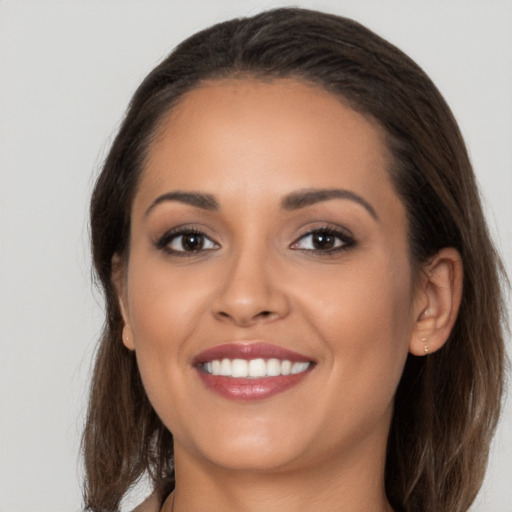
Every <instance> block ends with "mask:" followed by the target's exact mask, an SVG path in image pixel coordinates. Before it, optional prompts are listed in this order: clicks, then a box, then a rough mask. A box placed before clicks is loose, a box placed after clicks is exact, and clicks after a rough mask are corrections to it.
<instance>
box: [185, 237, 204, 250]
mask: <svg viewBox="0 0 512 512" xmlns="http://www.w3.org/2000/svg"><path fill="white" fill-rule="evenodd" d="M181 244H182V245H183V249H185V250H186V251H198V250H199V249H201V247H202V246H203V237H202V236H201V235H196V234H194V233H190V234H189V235H183V239H182V242H181Z"/></svg>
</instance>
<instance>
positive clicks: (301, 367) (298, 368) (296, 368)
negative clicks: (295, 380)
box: [291, 363, 309, 375]
mask: <svg viewBox="0 0 512 512" xmlns="http://www.w3.org/2000/svg"><path fill="white" fill-rule="evenodd" d="M308 367H309V363H293V365H292V371H291V374H292V375H295V374H296V373H302V372H305V371H306V370H307V369H308Z"/></svg>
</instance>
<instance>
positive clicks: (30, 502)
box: [0, 0, 512, 512]
mask: <svg viewBox="0 0 512 512" xmlns="http://www.w3.org/2000/svg"><path fill="white" fill-rule="evenodd" d="M286 4H289V2H271V1H258V0H237V1H235V0H232V1H227V0H224V1H207V0H202V1H201V0H188V1H186V2H182V1H179V2H174V1H166V2H163V1H144V2H143V1H141V0H139V1H133V0H124V1H121V0H106V1H102V2H100V1H95V0H90V1H73V0H68V1H50V0H33V1H24V0H11V1H1V0H0V315H1V316H0V322H1V324H0V325H1V329H2V334H1V336H0V343H1V346H0V511H4V512H5V511H9V512H29V511H34V512H36V511H37V512H50V511H51V512H58V511H78V510H79V509H80V503H81V498H80V487H79V482H80V465H79V461H78V456H77V453H78V447H79V436H80V430H81V427H82V421H83V416H84V409H85V404H86V396H87V393H86V389H87V383H88V379H89V372H90V365H91V356H92V354H93V350H94V343H95V339H96V337H97V334H98V332H99V329H100V326H101V322H102V313H101V299H100V297H99V295H98V294H97V293H95V292H94V290H93V286H92V285H91V280H90V264H89V256H88V240H87V237H88V228H87V220H86V216H87V201H88V196H89V194H90V191H91V187H92V183H93V179H94V175H95V174H96V173H97V170H98V167H99V165H100V162H101V161H102V159H103V157H104V156H105V154H106V151H107V148H108V145H109V141H110V140H111V139H112V136H113V134H114V133H115V130H116V127H117V126H118V123H119V121H120V119H121V117H122V114H123V111H124V109H125V107H126V105H127V103H128V100H129V98H130V95H131V94H132V93H133V91H134V89H135V87H136V86H137V85H138V83H139V82H140V80H141V79H142V78H143V77H144V75H145V74H146V73H147V72H148V71H149V70H150V69H151V68H152V67H153V66H154V65H155V64H156V63H157V62H158V61H159V60H160V59H161V58H162V57H163V56H164V55H166V54H167V53H168V51H169V50H170V49H171V48H172V47H173V46H174V45H175V44H176V43H177V42H179V41H180V40H181V39H183V38H184V37H186V36H187V35H190V34H191V33H193V32H195V31H196V30H198V29H200V28H204V27H205V26H207V25H210V24H212V23H215V22H217V21H221V20H224V19H227V18H230V17H233V16H236V15H247V14H253V13H256V12H257V11H259V10H261V9H262V8H268V7H272V6H276V5H286ZM293 4H295V5H301V6H305V7H312V8H317V9H321V10H326V11H331V12H335V13H338V14H342V15H346V16H349V17H353V18H355V19H357V20H359V21H361V22H362V23H364V24H366V25H368V26H369V27H370V28H371V29H373V30H375V31H376V32H378V33H380V34H381V35H383V36H384V37H386V38H387V39H389V40H390V41H391V42H393V43H395V44H396V45H398V46H399V47H400V48H402V49H403V50H405V51H406V53H408V54H409V55H410V56H411V57H413V58H414V59H415V60H416V61H417V62H418V63H419V64H420V65H421V66H422V67H423V68H424V69H425V70H426V71H427V73H429V74H430V76H431V77H432V78H433V80H434V82H436V84H437V85H438V87H439V88H440V90H441V92H442V93H443V94H444V96H445V97H446V99H447V100H448V103H449V104H450V105H451V107H452V109H453V111H454V113H455V116H456V117H457V119H458V120H459V122H460V125H461V128H462V131H463V134H464V136H465V138H466V141H467V143H468V146H469V149H470V153H471V157H472V160H473V163H474V166H475V169H476V172H477V176H478V178H479V180H480V182H481V186H482V192H483V196H484V200H485V204H486V208H487V211H488V218H489V223H490V225H491V229H492V231H493V233H494V234H495V238H496V242H497V244H498V246H499V247H500V249H501V251H502V254H503V256H504V258H505V262H506V265H507V267H508V269H509V273H512V229H511V222H510V219H512V215H511V213H512V206H511V204H512V201H511V199H510V191H511V190H512V171H511V170H512V2H511V1H505V0H503V1H499V0H493V1H492V2H486V1H484V0H481V1H473V0H459V1H456V0H452V1H446V0H445V1H441V0H430V1H410V0H409V1H407V0H402V1H399V0H381V1H378V0H373V1H371V0H365V1H357V0H332V1H328V0H323V1H314V0H311V1H296V2H293ZM511 475H512V407H511V404H510V401H509V403H508V405H507V407H506V410H505V414H504V417H503V419H502V422H501V426H500V430H499V432H498V435H497V437H496V440H495V442H494V445H493V453H492V458H491V463H490V468H489V472H488V476H487V479H486V482H485V485H484V488H483V490H482V492H481V494H480V496H479V499H478V501H477V503H476V504H475V506H474V508H473V509H472V510H473V511H482V512H484V511H485V512H487V511H493V512H511V511H512V489H511V484H512V476H511ZM143 494H144V487H143V486H142V488H140V489H138V491H137V492H136V493H135V494H134V496H132V497H131V498H130V499H129V500H128V501H127V503H126V506H129V505H130V504H131V503H134V502H135V501H137V499H139V497H140V496H141V495H143Z"/></svg>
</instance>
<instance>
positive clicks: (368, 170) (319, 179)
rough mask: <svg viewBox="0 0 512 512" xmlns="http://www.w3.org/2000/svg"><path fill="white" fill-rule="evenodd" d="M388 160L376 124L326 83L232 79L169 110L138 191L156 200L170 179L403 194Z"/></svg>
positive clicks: (280, 191)
mask: <svg viewBox="0 0 512 512" xmlns="http://www.w3.org/2000/svg"><path fill="white" fill-rule="evenodd" d="M389 160H390V158H389V155H388V151H387V147H386V145H385V143H384V135H383V131H382V130H381V128H380V127H379V126H378V125H377V123H376V122H374V121H373V120H372V119H371V118H369V117H366V116H363V115H362V114H360V113H357V112H356V111H354V110H353V109H351V108H350V107H348V106H347V105H346V104H345V103H344V101H343V99H342V98H338V97H336V96H334V95H333V94H331V93H329V92H327V91H325V90H324V89H322V88H320V87H318V86H314V85H309V84H305V83H302V82H299V81H297V80H293V79H278V80H271V81H263V80H258V79H236V78H233V79H224V80H217V81H211V82H208V83H205V84H202V85H201V86H200V87H198V88H196V89H193V90H192V91H190V92H189V93H187V94H186V95H184V96H183V97H182V98H181V99H180V101H179V102H178V103H177V104H176V105H175V106H174V107H173V108H172V110H171V111H170V112H169V113H168V114H167V116H166V117H165V118H164V119H163V121H162V123H161V125H160V127H159V130H158V132H157V136H156V137H155V139H154V141H153V143H152V145H151V146H150V148H149V152H148V156H147V160H146V164H145V168H144V170H143V174H142V179H141V183H140V185H141V186H140V188H139V191H140V195H143V196H147V197H144V200H145V201H150V200H151V196H154V195H155V194H157V192H160V193H161V191H162V190H163V189H165V188H169V189H175V190H198V189H200V190H202V191H205V192H212V193H215V194H216V195H217V194H220V195H221V196H222V194H223V193H224V192H228V191H229V192H231V193H233V192H236V193H237V194H238V196H239V197H240V196H245V197H247V198H248V199H249V197H250V196H251V192H256V191H259V192H263V191H264V192H265V193H266V194H267V196H271V195H273V194H275V195H281V196H282V195H284V194H286V193H287V192H289V191H290V188H295V189H297V188H332V187H343V188H350V189H353V190H354V191H356V192H361V191H363V190H364V189H366V195H369V196H372V195H379V192H382V191H383V189H384V190H387V192H388V195H389V196H394V199H396V196H395V194H394V192H393V187H392V185H391V182H390V179H389V173H388V172H387V168H388V165H389ZM138 195H139V194H138ZM381 195H382V194H381ZM388 199H389V198H388Z"/></svg>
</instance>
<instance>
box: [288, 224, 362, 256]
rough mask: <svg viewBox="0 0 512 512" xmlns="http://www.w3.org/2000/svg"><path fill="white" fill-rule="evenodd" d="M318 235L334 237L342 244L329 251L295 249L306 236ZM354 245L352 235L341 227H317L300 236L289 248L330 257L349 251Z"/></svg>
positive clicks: (354, 241)
mask: <svg viewBox="0 0 512 512" xmlns="http://www.w3.org/2000/svg"><path fill="white" fill-rule="evenodd" d="M318 233H325V234H327V235H330V236H333V237H336V238H337V239H338V240H340V241H341V242H342V243H341V244H340V245H337V246H335V247H333V248H331V249H315V248H311V249H309V248H308V249H304V248H301V247H297V246H298V244H299V242H300V241H301V240H304V239H305V238H307V237H308V236H313V235H315V234H318ZM355 244H356V240H355V238H354V236H353V235H352V233H351V232H350V231H349V230H348V229H346V228H342V227H339V226H337V227H333V226H327V225H326V226H318V227H314V228H312V229H309V230H308V231H307V232H305V233H303V234H302V235H300V236H299V237H298V238H297V239H296V240H295V241H294V242H293V243H292V244H291V246H290V248H291V249H293V250H297V251H304V252H306V253H308V252H309V253H314V254H319V255H325V256H327V255H330V254H333V253H337V252H340V251H346V250H348V249H350V248H351V247H353V246H354V245H355Z"/></svg>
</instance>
